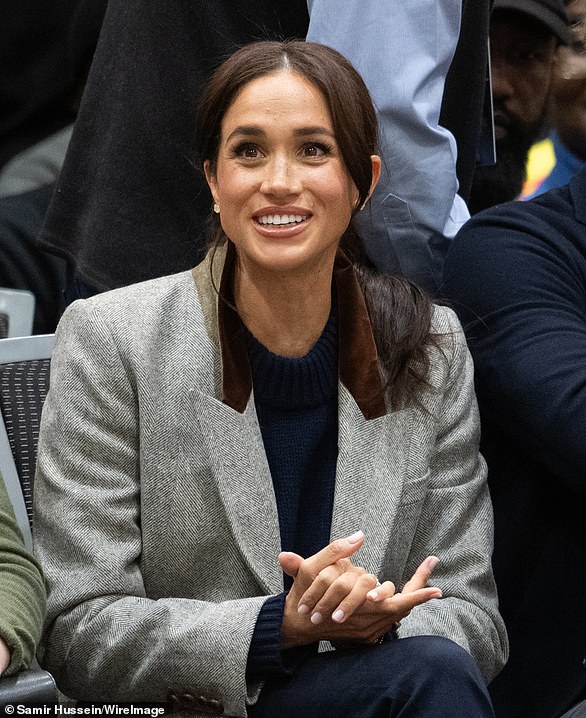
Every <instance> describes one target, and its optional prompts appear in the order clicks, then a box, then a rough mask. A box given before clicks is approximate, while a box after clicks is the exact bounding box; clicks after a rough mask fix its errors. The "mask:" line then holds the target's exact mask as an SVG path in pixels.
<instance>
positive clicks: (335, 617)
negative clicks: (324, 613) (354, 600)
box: [332, 608, 345, 623]
mask: <svg viewBox="0 0 586 718" xmlns="http://www.w3.org/2000/svg"><path fill="white" fill-rule="evenodd" d="M344 615H345V614H344V611H342V609H341V608H338V610H337V611H334V612H333V613H332V621H336V623H340V622H341V621H343V620H344Z"/></svg>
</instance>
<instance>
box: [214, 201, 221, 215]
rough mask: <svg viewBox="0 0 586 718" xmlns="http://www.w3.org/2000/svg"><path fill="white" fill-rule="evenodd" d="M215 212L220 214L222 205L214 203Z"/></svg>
mask: <svg viewBox="0 0 586 718" xmlns="http://www.w3.org/2000/svg"><path fill="white" fill-rule="evenodd" d="M214 212H215V213H216V214H220V205H219V204H216V203H215V202H214Z"/></svg>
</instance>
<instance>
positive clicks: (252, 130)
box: [226, 125, 335, 142]
mask: <svg viewBox="0 0 586 718" xmlns="http://www.w3.org/2000/svg"><path fill="white" fill-rule="evenodd" d="M294 134H295V135H297V136H298V137H309V136H311V135H327V136H328V137H331V138H332V139H335V135H334V133H333V132H332V131H331V130H328V129H327V127H321V126H320V125H315V126H312V127H299V128H297V129H296V130H295V131H294ZM238 135H241V136H245V137H263V136H264V135H265V132H264V130H263V129H261V128H260V127H257V126H256V125H239V126H238V127H236V128H234V129H233V130H232V132H230V134H229V135H228V137H227V138H226V142H228V141H229V140H231V139H232V138H233V137H237V136H238Z"/></svg>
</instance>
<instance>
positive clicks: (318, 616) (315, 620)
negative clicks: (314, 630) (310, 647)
mask: <svg viewBox="0 0 586 718" xmlns="http://www.w3.org/2000/svg"><path fill="white" fill-rule="evenodd" d="M321 619H322V615H321V613H318V612H317V611H316V612H315V613H312V614H311V618H310V619H309V620H310V621H311V622H312V623H313V625H314V626H317V624H318V623H321Z"/></svg>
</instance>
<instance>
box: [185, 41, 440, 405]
mask: <svg viewBox="0 0 586 718" xmlns="http://www.w3.org/2000/svg"><path fill="white" fill-rule="evenodd" d="M283 71H286V72H294V73H298V74H300V75H302V76H303V77H305V78H306V79H307V80H309V81H310V82H311V83H312V84H313V85H315V87H317V88H318V89H319V90H320V92H321V93H322V95H323V97H324V99H325V101H326V105H327V106H328V109H329V111H330V115H331V118H332V125H333V129H334V134H335V136H336V141H337V144H338V146H339V148H340V153H341V155H342V159H343V161H344V164H345V166H346V170H347V171H348V173H349V175H350V177H351V178H352V180H353V182H354V184H355V185H356V188H357V190H358V195H359V200H358V203H357V206H356V208H355V210H354V213H355V212H357V211H358V208H360V207H361V206H362V205H363V204H364V202H366V200H367V199H368V195H369V191H370V185H371V182H372V163H371V155H373V154H376V153H377V146H378V142H377V138H378V126H377V119H376V113H375V110H374V107H373V104H372V100H371V97H370V93H369V92H368V89H367V87H366V85H365V84H364V81H363V80H362V78H361V77H360V75H359V74H358V72H357V71H356V70H355V69H354V67H353V66H352V64H351V63H350V62H349V61H348V60H347V59H346V58H345V57H344V56H343V55H341V54H340V53H339V52H337V51H336V50H334V49H332V48H330V47H327V46H325V45H320V44H318V43H312V42H303V41H301V40H288V41H262V42H255V43H251V44H249V45H245V46H244V47H242V48H240V49H239V50H237V51H236V52H235V53H234V54H233V55H231V56H230V57H229V58H228V59H227V60H226V61H225V62H224V63H223V64H222V65H220V66H219V67H218V68H217V70H216V71H215V72H214V73H213V75H212V76H211V78H210V80H209V81H208V83H207V85H206V86H205V88H204V91H203V94H202V95H201V97H200V100H199V104H198V112H197V117H196V142H195V146H196V152H197V156H198V160H199V164H200V168H203V165H204V162H205V161H209V162H210V168H211V170H212V173H213V172H215V165H216V161H217V156H218V150H219V146H220V139H221V130H222V120H223V118H224V115H225V114H226V112H227V110H228V108H229V107H230V105H231V104H232V102H233V101H234V99H235V97H236V95H237V94H238V92H239V91H240V90H241V89H242V88H243V87H244V86H245V85H247V84H248V83H249V82H251V81H252V80H255V79H257V78H258V77H262V76H263V75H269V74H272V73H275V72H283ZM209 222H210V230H211V231H210V234H211V237H210V239H211V244H212V246H218V245H219V244H222V243H224V242H225V241H226V236H225V234H224V232H223V231H222V228H221V225H220V221H219V217H218V216H217V215H214V214H213V213H210V220H209ZM340 247H341V248H342V249H343V250H344V252H345V253H346V254H347V255H348V256H349V257H350V259H351V260H352V261H353V262H354V266H355V270H356V276H357V279H358V281H359V283H360V286H361V288H362V291H363V293H364V297H365V300H366V305H367V307H368V312H369V315H370V319H371V322H372V326H373V333H374V337H375V341H376V344H377V350H378V353H379V357H380V360H381V364H382V369H383V372H384V375H385V379H386V384H387V390H388V392H389V398H390V401H391V404H392V405H393V406H394V407H399V406H406V405H408V404H411V403H418V401H417V399H418V396H419V394H420V391H421V389H423V388H424V387H427V386H428V383H427V374H428V370H429V358H428V352H427V349H428V348H429V347H430V346H431V345H434V344H435V343H436V342H435V340H434V337H433V335H432V334H431V312H432V308H431V302H430V300H429V299H428V298H427V296H426V295H425V293H424V292H422V291H421V290H419V289H418V288H417V287H415V286H414V285H412V284H411V283H410V282H408V281H407V280H404V279H401V278H398V277H390V276H383V275H378V274H377V273H376V272H375V271H374V270H373V266H372V263H371V262H370V260H369V259H368V255H367V253H366V250H365V249H364V244H363V241H362V238H361V237H360V235H359V233H358V231H357V229H356V227H355V225H354V221H353V220H351V221H350V224H349V226H348V228H347V230H346V232H345V233H344V235H343V237H342V239H341V241H340Z"/></svg>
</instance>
